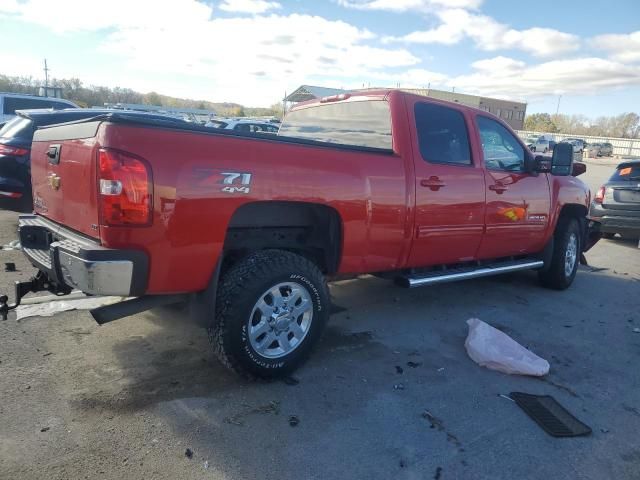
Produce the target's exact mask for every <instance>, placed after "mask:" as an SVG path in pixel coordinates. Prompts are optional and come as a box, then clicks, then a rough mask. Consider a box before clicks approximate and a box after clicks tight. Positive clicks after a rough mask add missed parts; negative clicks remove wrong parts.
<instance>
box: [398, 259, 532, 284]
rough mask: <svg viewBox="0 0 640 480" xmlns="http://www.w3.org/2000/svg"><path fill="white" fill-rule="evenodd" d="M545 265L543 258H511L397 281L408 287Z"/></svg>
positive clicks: (405, 277)
mask: <svg viewBox="0 0 640 480" xmlns="http://www.w3.org/2000/svg"><path fill="white" fill-rule="evenodd" d="M543 265H544V262H543V261H542V260H534V259H530V258H527V259H523V260H510V261H505V262H499V263H492V264H488V265H482V266H476V267H460V268H451V269H447V270H440V271H431V272H427V273H424V274H412V275H406V276H401V277H398V278H397V279H396V282H397V283H398V284H399V285H401V286H403V287H408V288H414V287H422V286H423V285H433V284H436V283H445V282H457V281H458V280H470V279H472V278H480V277H489V276H491V275H498V274H501V273H509V272H517V271H519V270H531V269H534V268H541V267H542V266H543Z"/></svg>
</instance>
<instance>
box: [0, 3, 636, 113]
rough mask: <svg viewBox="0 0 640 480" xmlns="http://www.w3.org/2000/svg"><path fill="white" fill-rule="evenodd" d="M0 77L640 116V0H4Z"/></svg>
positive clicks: (257, 98)
mask: <svg viewBox="0 0 640 480" xmlns="http://www.w3.org/2000/svg"><path fill="white" fill-rule="evenodd" d="M0 38H1V40H0V45H1V49H0V73H1V74H4V75H29V76H32V77H36V78H40V77H43V76H44V73H43V70H42V68H43V66H42V62H43V59H44V58H46V59H47V61H48V64H49V67H50V68H51V75H52V76H53V77H58V78H69V77H77V78H80V79H81V80H82V81H83V82H84V83H85V84H87V85H104V86H110V87H115V86H120V87H128V88H132V89H134V90H137V91H141V92H150V91H156V92H158V93H162V94H165V95H172V96H176V97H182V98H195V99H203V100H210V101H214V102H221V101H229V102H237V103H241V104H243V105H246V106H269V105H271V104H273V103H276V102H278V101H279V100H281V99H282V98H283V96H284V94H285V93H291V92H292V91H293V90H295V89H296V88H297V87H298V86H299V85H301V84H310V85H320V86H326V87H337V88H347V89H350V88H362V87H363V86H365V87H369V86H370V87H395V86H397V85H400V86H401V87H407V88H409V87H419V88H425V87H429V86H430V87H431V88H439V89H443V90H451V89H453V88H455V91H456V92H462V93H470V94H481V95H486V96H494V97H498V98H507V99H513V100H519V101H526V102H527V103H528V107H527V113H536V112H550V113H555V111H556V109H557V108H558V101H560V103H559V111H560V113H566V114H584V115H587V116H589V117H597V116H600V115H616V114H619V113H623V112H628V111H635V112H640V1H639V0H610V1H608V2H602V1H594V0H582V1H579V0H562V1H558V0H538V1H536V2H516V1H513V0H313V1H303V0H206V1H205V0H200V1H199V0H163V1H159V0H109V1H105V0H0Z"/></svg>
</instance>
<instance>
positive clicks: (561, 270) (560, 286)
mask: <svg viewBox="0 0 640 480" xmlns="http://www.w3.org/2000/svg"><path fill="white" fill-rule="evenodd" d="M580 252H582V245H581V242H580V228H579V226H578V221H577V220H576V219H575V218H571V217H563V218H560V220H559V221H558V226H557V227H556V231H555V234H554V249H553V255H552V257H551V264H550V265H549V268H547V269H545V270H543V271H540V272H539V273H538V278H539V279H540V283H541V284H542V285H543V286H545V287H547V288H553V289H556V290H564V289H566V288H568V287H569V286H570V285H571V283H573V279H574V278H575V276H576V272H577V271H578V262H579V258H580Z"/></svg>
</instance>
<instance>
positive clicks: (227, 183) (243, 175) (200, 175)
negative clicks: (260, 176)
mask: <svg viewBox="0 0 640 480" xmlns="http://www.w3.org/2000/svg"><path fill="white" fill-rule="evenodd" d="M251 175H252V174H251V173H248V172H229V171H226V170H221V169H217V168H206V167H202V168H194V169H193V180H192V182H193V183H192V185H193V186H194V187H198V188H219V189H220V191H221V192H224V193H243V194H247V193H249V192H251Z"/></svg>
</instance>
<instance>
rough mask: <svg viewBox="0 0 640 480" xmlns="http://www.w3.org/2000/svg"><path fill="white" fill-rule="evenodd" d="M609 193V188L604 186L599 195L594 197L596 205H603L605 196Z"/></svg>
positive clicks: (599, 190)
mask: <svg viewBox="0 0 640 480" xmlns="http://www.w3.org/2000/svg"><path fill="white" fill-rule="evenodd" d="M605 193H607V187H605V186H604V185H603V186H602V187H600V188H599V189H598V193H596V196H595V197H593V201H594V202H596V203H602V202H603V201H604V195H605Z"/></svg>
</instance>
